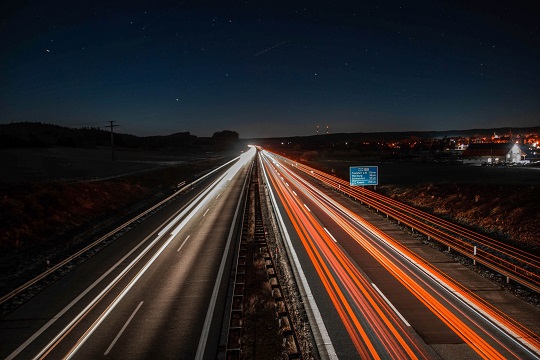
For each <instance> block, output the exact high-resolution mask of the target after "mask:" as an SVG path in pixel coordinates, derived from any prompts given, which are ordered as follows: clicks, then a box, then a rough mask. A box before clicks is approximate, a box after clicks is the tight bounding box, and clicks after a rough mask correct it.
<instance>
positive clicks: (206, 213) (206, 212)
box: [203, 209, 210, 217]
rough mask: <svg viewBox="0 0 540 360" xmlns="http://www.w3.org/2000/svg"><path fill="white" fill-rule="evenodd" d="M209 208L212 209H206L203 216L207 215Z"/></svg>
mask: <svg viewBox="0 0 540 360" xmlns="http://www.w3.org/2000/svg"><path fill="white" fill-rule="evenodd" d="M208 210H210V209H206V211H205V212H204V214H203V217H205V216H206V214H207V213H208Z"/></svg>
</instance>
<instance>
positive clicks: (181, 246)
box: [176, 235, 191, 252]
mask: <svg viewBox="0 0 540 360" xmlns="http://www.w3.org/2000/svg"><path fill="white" fill-rule="evenodd" d="M190 236H191V235H188V236H187V238H185V239H184V241H183V242H182V245H180V247H179V248H178V250H176V252H178V251H180V250H182V248H183V247H184V244H185V243H186V241H187V240H188V239H189V237H190Z"/></svg>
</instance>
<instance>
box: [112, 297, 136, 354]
mask: <svg viewBox="0 0 540 360" xmlns="http://www.w3.org/2000/svg"><path fill="white" fill-rule="evenodd" d="M143 302H144V301H141V302H140V303H139V306H137V308H136V309H135V311H133V313H132V314H131V316H130V317H129V319H127V321H126V323H125V324H124V326H122V329H120V331H119V332H118V334H117V335H116V337H115V338H114V340H113V341H112V343H111V345H109V347H108V348H107V351H105V353H104V354H103V355H107V354H108V353H109V352H110V351H111V349H112V348H113V346H114V344H116V342H117V341H118V339H119V338H120V336H122V333H123V332H124V330H126V328H127V326H128V325H129V323H130V322H131V320H132V319H133V317H134V316H135V314H136V313H137V311H139V309H140V308H141V305H142V304H143Z"/></svg>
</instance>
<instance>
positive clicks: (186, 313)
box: [0, 148, 540, 359]
mask: <svg viewBox="0 0 540 360" xmlns="http://www.w3.org/2000/svg"><path fill="white" fill-rule="evenodd" d="M258 154H259V156H258V157H256V151H255V148H251V149H250V150H249V151H248V152H246V153H244V154H242V155H241V156H240V157H239V158H237V159H235V160H234V161H232V162H230V163H228V164H226V165H224V166H223V167H221V168H219V169H216V170H215V171H213V172H211V173H209V174H207V175H205V176H204V177H201V178H200V179H198V180H197V181H196V183H191V184H187V185H186V187H185V188H184V189H183V190H182V191H179V193H178V194H177V195H176V198H175V199H174V200H172V201H170V202H168V203H167V204H166V205H163V207H162V208H161V209H160V210H159V211H156V212H155V213H154V214H153V215H152V216H149V217H148V218H146V220H144V221H143V222H141V223H140V224H138V225H137V226H135V227H133V228H132V229H131V230H130V231H127V232H125V233H124V234H123V235H122V236H120V237H118V238H117V239H116V240H115V241H113V242H111V243H110V244H109V245H108V246H106V247H104V248H103V249H101V250H100V251H99V252H96V253H95V254H94V255H93V256H92V257H90V258H88V259H87V260H86V261H85V262H83V263H82V264H81V265H79V266H77V267H74V268H73V269H72V270H71V271H70V272H68V273H67V274H66V275H65V276H63V277H61V278H60V279H58V280H57V281H56V282H54V283H52V284H51V285H50V286H49V287H48V288H46V289H44V290H43V291H41V292H39V293H38V294H37V295H35V296H34V297H32V298H31V299H30V300H28V301H26V302H24V303H23V304H22V305H21V306H19V307H18V308H17V309H16V310H14V311H13V312H11V313H9V314H8V315H7V316H5V317H3V318H2V319H0V339H1V342H0V345H1V346H0V357H1V358H5V359H48V358H50V359H60V358H61V359H71V358H73V359H95V358H107V359H126V358H133V359H143V358H152V359H157V358H159V359H169V358H170V359H173V358H174V359H178V358H181V359H215V358H218V356H222V355H223V354H222V350H223V349H224V348H225V346H226V345H225V343H226V334H224V333H223V329H224V327H223V322H224V319H225V318H227V314H226V311H228V310H226V309H227V308H228V306H227V304H228V301H230V296H231V283H230V281H231V278H232V276H231V275H232V273H231V269H232V268H233V264H234V262H233V261H234V253H235V248H236V246H237V245H236V243H237V241H238V238H239V232H240V228H241V217H242V214H241V213H242V211H243V205H244V202H245V196H246V188H247V184H248V181H249V177H248V175H249V174H250V171H251V169H252V165H253V164H255V161H254V160H255V159H257V160H256V161H257V164H259V166H260V168H259V173H260V176H259V178H260V179H261V181H262V184H261V189H262V191H263V194H265V195H266V200H267V201H266V202H268V203H270V204H271V206H272V211H273V212H274V215H275V220H276V223H277V224H278V228H279V231H280V232H281V238H282V239H283V242H284V244H285V248H286V253H287V255H286V256H287V258H288V259H289V262H290V263H291V266H292V267H293V273H294V274H295V278H296V281H297V284H298V287H299V289H300V290H299V293H300V294H301V300H302V304H303V305H302V306H303V307H304V308H305V310H306V313H307V317H308V319H309V322H310V327H311V329H312V331H313V338H314V341H315V342H316V344H315V345H316V348H317V350H318V353H319V355H320V357H321V358H322V359H338V358H339V359H355V358H361V359H456V358H468V359H538V358H540V341H539V333H540V332H539V330H538V326H536V327H535V324H540V311H539V310H538V309H537V308H535V307H533V306H530V305H528V304H525V303H523V302H519V301H518V299H517V298H514V297H513V296H512V295H510V294H507V293H505V292H504V291H500V289H496V288H494V287H493V285H490V283H489V282H487V280H486V281H485V282H483V280H482V279H480V280H479V279H476V278H475V277H474V276H472V275H471V274H470V273H472V272H471V271H469V270H467V269H465V268H464V267H463V266H461V265H460V264H455V263H452V262H451V261H449V260H447V259H445V258H444V256H443V255H441V254H435V255H434V254H433V253H434V252H436V250H433V249H432V252H431V253H430V252H429V250H426V248H425V247H420V246H418V245H415V243H414V241H415V240H414V239H413V240H414V241H413V240H411V238H410V237H408V235H406V234H405V233H404V232H403V231H401V230H399V229H398V230H396V229H395V228H392V226H390V225H389V222H388V221H386V219H384V218H383V217H382V216H379V215H376V214H372V213H370V212H369V211H367V210H365V209H364V207H363V206H362V205H361V204H360V203H359V202H357V201H354V200H351V199H349V198H345V197H344V196H343V195H342V194H339V193H337V192H336V191H334V190H332V187H328V185H325V184H330V185H332V182H331V181H332V180H333V179H331V178H330V177H328V176H327V175H326V174H324V173H316V172H315V170H313V169H311V168H308V167H305V166H299V165H298V164H296V163H294V162H291V161H290V160H287V159H285V158H283V157H280V156H277V155H275V154H272V153H269V152H267V151H259V152H258ZM314 175H317V178H316V177H315V176H314ZM338 186H341V185H338ZM363 200H366V198H363ZM378 201H380V202H381V205H380V206H382V205H384V204H383V203H384V201H383V200H381V199H379V200H378ZM393 206H394V207H397V206H398V205H396V204H394V205H393ZM430 221H431V222H436V221H437V220H436V219H431V220H430ZM458 230H459V229H458ZM456 231H457V230H456ZM429 254H431V255H429ZM514 256H516V257H519V254H517V253H516V254H515V255H514ZM434 259H435V261H434ZM524 261H530V260H524ZM66 266H69V264H68V265H66ZM460 274H461V276H459V275H460ZM473 274H474V273H473ZM475 275H476V274H475ZM471 289H476V290H480V291H473V290H471ZM479 293H481V294H483V297H482V296H479V295H478V294H479ZM228 297H229V300H228ZM490 297H491V299H490V301H488V300H489V299H488V298H490ZM486 299H488V300H486ZM497 299H499V303H504V304H503V305H505V306H506V307H505V308H504V309H506V310H504V309H501V308H499V307H497V306H495V305H493V304H494V303H495V302H496V300H497ZM511 302H513V303H514V304H509V303H511ZM512 306H513V307H512ZM229 307H230V305H229ZM508 309H511V310H508ZM503 310H504V311H503ZM505 311H506V312H505Z"/></svg>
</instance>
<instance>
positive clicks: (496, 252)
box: [283, 158, 540, 293]
mask: <svg viewBox="0 0 540 360" xmlns="http://www.w3.org/2000/svg"><path fill="white" fill-rule="evenodd" d="M283 159H285V160H286V161H287V162H288V163H291V160H290V159H287V158H283ZM292 164H293V166H294V167H295V168H297V169H299V170H301V171H302V172H304V173H306V174H307V175H309V176H311V177H313V178H315V179H318V180H320V181H321V182H323V183H324V184H325V185H327V186H329V187H331V188H333V189H334V190H337V191H339V192H342V193H344V194H346V195H348V196H350V197H352V198H354V199H356V200H358V201H360V202H362V203H365V204H366V205H367V206H368V207H370V208H373V209H375V210H376V211H377V212H382V213H383V214H386V215H387V216H389V217H392V218H393V219H395V220H396V221H397V222H398V223H400V224H403V225H405V226H407V227H410V228H411V230H412V231H418V232H420V233H422V234H424V235H426V236H427V237H428V239H433V240H435V241H438V242H439V243H441V244H444V245H446V246H448V247H449V249H452V250H454V251H457V252H459V253H460V254H462V255H464V256H466V257H468V258H470V259H472V260H473V261H474V262H475V263H480V264H482V265H484V266H486V267H488V268H490V269H492V270H494V271H496V272H498V273H500V274H502V275H504V276H506V278H507V282H509V281H510V279H511V280H514V281H515V282H517V283H520V284H521V285H523V286H526V287H528V288H529V289H531V290H534V291H535V292H538V293H540V259H539V258H537V257H535V256H533V255H531V254H528V253H526V252H524V251H522V250H519V249H517V248H514V247H512V246H510V245H507V244H504V243H502V242H499V241H497V240H495V239H492V238H489V237H487V236H485V235H482V234H479V233H476V232H474V231H472V230H469V229H467V228H465V227H462V226H460V225H457V224H455V223H452V222H449V221H447V220H443V219H441V218H438V217H436V216H434V215H431V214H428V213H426V212H423V211H421V210H418V209H416V208H414V207H412V206H409V205H406V204H404V203H401V202H399V201H397V200H394V199H391V198H388V197H386V196H383V195H381V194H378V193H376V192H373V191H370V190H368V189H365V188H359V187H352V186H350V184H349V183H348V182H347V181H345V180H342V179H340V178H337V177H335V176H333V175H330V174H327V173H325V172H323V171H320V170H316V169H314V168H311V167H309V166H306V165H303V164H298V163H296V162H292Z"/></svg>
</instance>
